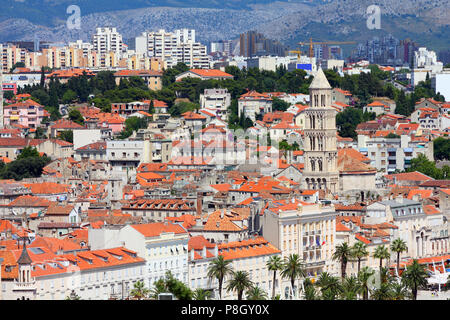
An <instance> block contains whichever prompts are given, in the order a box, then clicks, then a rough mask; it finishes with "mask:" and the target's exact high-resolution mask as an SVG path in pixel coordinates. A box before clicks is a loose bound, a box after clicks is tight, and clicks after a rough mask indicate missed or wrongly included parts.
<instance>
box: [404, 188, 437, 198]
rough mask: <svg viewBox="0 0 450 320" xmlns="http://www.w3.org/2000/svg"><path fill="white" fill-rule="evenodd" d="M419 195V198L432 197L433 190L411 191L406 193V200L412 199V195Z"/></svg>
mask: <svg viewBox="0 0 450 320" xmlns="http://www.w3.org/2000/svg"><path fill="white" fill-rule="evenodd" d="M416 194H418V195H420V198H422V199H426V198H429V197H431V196H432V195H433V190H424V189H413V190H411V191H409V193H408V197H407V198H408V199H410V200H411V199H412V198H413V196H414V195H416Z"/></svg>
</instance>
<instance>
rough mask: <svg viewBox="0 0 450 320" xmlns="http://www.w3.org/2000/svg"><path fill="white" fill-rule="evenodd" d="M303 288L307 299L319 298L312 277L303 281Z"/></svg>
mask: <svg viewBox="0 0 450 320" xmlns="http://www.w3.org/2000/svg"><path fill="white" fill-rule="evenodd" d="M303 289H304V291H305V292H304V298H305V300H318V297H317V292H316V288H315V286H314V284H313V283H312V282H311V280H310V279H308V278H306V279H305V280H304V281H303Z"/></svg>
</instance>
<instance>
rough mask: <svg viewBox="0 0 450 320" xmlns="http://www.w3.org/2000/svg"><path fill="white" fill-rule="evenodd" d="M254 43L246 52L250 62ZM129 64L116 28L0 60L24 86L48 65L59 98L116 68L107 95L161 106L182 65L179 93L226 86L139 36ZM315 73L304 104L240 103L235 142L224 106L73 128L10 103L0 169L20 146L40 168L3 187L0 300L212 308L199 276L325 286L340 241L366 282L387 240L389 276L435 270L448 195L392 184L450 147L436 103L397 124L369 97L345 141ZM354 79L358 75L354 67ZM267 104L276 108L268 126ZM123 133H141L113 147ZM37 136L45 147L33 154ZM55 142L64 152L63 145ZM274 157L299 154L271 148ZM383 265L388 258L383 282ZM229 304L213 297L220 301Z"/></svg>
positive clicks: (184, 56) (210, 100) (204, 102)
mask: <svg viewBox="0 0 450 320" xmlns="http://www.w3.org/2000/svg"><path fill="white" fill-rule="evenodd" d="M247 36H248V37H249V36H253V35H252V34H251V33H249V34H247ZM244 40H245V39H244ZM252 41H253V40H252ZM252 41H250V42H249V40H245V41H244V42H246V43H250V44H251V46H249V47H248V50H250V47H252V46H253V44H252ZM255 43H256V44H258V42H257V41H256V42H255ZM262 48H264V49H265V50H268V49H266V48H265V47H262ZM128 49H130V48H128ZM128 49H126V48H125V46H124V45H123V40H122V38H121V36H120V34H119V33H117V31H116V30H115V29H114V28H98V29H97V33H96V34H95V35H94V37H93V41H92V43H89V44H88V43H82V42H77V43H75V44H70V45H69V46H68V47H66V48H51V49H48V50H49V51H48V52H32V53H31V52H28V53H27V52H23V54H22V51H21V50H22V49H20V48H13V47H10V46H8V47H3V48H1V50H2V51H1V52H2V53H3V56H2V57H3V62H4V64H3V67H4V71H7V70H8V69H10V68H11V67H12V65H14V63H16V62H18V61H22V62H24V63H25V68H26V69H28V71H27V72H29V73H30V74H31V73H32V72H33V71H31V70H32V69H33V67H36V66H50V62H51V68H56V70H53V71H52V73H51V74H49V75H47V77H58V78H59V79H60V80H61V81H67V79H70V78H71V77H76V76H79V75H80V74H82V73H86V74H91V75H94V74H95V70H93V69H92V68H90V67H93V68H94V69H95V68H97V67H100V65H101V66H102V67H103V66H104V67H108V68H112V69H114V68H113V67H117V66H119V65H121V63H123V64H124V65H126V67H125V70H116V72H115V74H114V77H115V79H116V81H118V82H117V83H119V82H120V79H122V78H124V77H130V76H137V77H141V78H142V79H144V80H145V82H146V84H147V85H148V87H149V89H151V90H160V89H161V88H162V86H163V84H162V81H161V73H160V71H161V70H162V68H163V66H172V65H175V64H177V63H178V62H184V63H187V64H188V65H189V66H190V69H189V70H188V71H186V72H183V73H180V74H178V75H177V76H176V81H183V80H182V79H184V78H187V77H191V78H199V79H203V80H205V79H233V76H232V75H230V74H228V73H226V72H224V71H222V70H219V69H210V68H209V62H208V58H207V55H206V49H205V48H204V47H203V46H202V45H201V44H200V43H198V42H196V39H195V32H194V31H193V30H187V29H184V30H177V31H175V32H166V31H164V30H159V31H157V32H147V33H144V34H142V35H141V36H139V37H136V39H135V45H134V48H133V49H130V50H133V52H134V53H133V54H134V55H130V53H129V51H130V50H128ZM246 50H247V49H246ZM251 50H253V49H251ZM92 54H93V55H97V57H98V58H99V59H100V60H101V61H102V62H101V63H100V65H97V64H96V62H95V63H94V60H92V59H93V58H92V57H91V56H90V55H92ZM116 55H117V57H120V58H118V60H116ZM127 55H128V56H127ZM11 56H12V57H13V58H12V59H11V58H10V57H11ZM250 56H251V55H250ZM5 57H6V58H5ZM18 57H21V58H20V59H19V58H18ZM22 57H23V58H22ZM76 57H78V58H79V60H78V61H79V63H78V62H77V63H78V64H77V63H75V61H77V60H76V59H78V58H76ZM427 57H428V56H427V53H426V52H425V51H423V50H419V51H418V53H417V54H416V60H417V62H418V64H417V66H416V67H417V68H418V69H420V68H426V67H427V66H429V65H430V64H431V65H436V64H434V62H433V61H435V60H434V58H431V59H429V58H427ZM63 58H64V59H63ZM141 58H142V59H144V60H145V59H148V60H145V61H147V62H145V61H144V60H141ZM259 58H261V57H258V59H259ZM33 59H41V60H40V61H42V59H44V60H45V59H47V60H45V61H47V62H39V63H42V64H39V63H38V62H37V61H38V60H33ZM95 59H97V58H95ZM123 59H125V60H123ZM130 59H131V60H130ZM133 59H134V60H133ZM5 61H6V62H5ZM83 61H84V62H83ZM89 61H92V63H93V64H92V65H90V64H89V63H91V62H89ZM189 61H190V62H189ZM248 61H249V60H247V62H248ZM63 62H64V63H63ZM125 62H126V63H125ZM310 62H311V61H310ZM141 63H143V64H141ZM34 64H35V65H34ZM130 64H131V65H132V67H130ZM311 65H314V68H311V69H310V70H309V73H310V74H311V75H313V76H314V79H313V81H312V83H311V85H310V87H309V94H308V95H305V94H290V93H286V92H257V91H252V90H249V91H248V92H246V93H244V94H242V95H240V96H239V98H238V116H239V117H244V118H249V119H251V120H252V123H253V126H251V127H250V128H249V129H248V130H247V131H246V132H245V133H238V132H236V131H233V130H231V129H230V128H229V126H228V123H227V121H226V119H227V117H228V116H229V112H230V111H229V107H230V105H231V93H230V92H228V90H227V89H217V88H206V89H204V90H203V92H201V94H200V108H199V109H198V110H194V111H188V112H185V113H182V114H181V115H180V116H179V117H174V116H171V115H170V114H169V106H168V105H167V104H166V103H165V102H163V101H159V100H156V99H154V100H142V101H133V102H128V103H119V102H117V103H116V102H113V103H112V106H111V112H103V111H101V110H100V109H98V108H96V107H94V106H90V105H86V104H84V105H78V106H76V108H77V109H78V110H79V111H80V113H81V115H82V117H83V119H84V125H80V124H77V123H75V122H72V121H71V120H69V119H68V117H64V118H63V119H60V120H57V121H50V122H43V121H42V120H43V118H44V117H48V112H47V111H46V110H45V109H44V106H42V105H40V104H38V103H36V102H34V101H33V100H31V97H30V96H29V95H26V94H23V95H16V96H15V97H14V98H13V99H14V101H9V102H10V103H8V104H6V105H5V107H4V110H3V112H2V114H3V127H2V128H1V129H0V157H1V160H2V161H3V162H4V163H9V162H11V161H14V160H15V159H17V157H18V156H19V155H20V154H21V152H22V151H23V150H24V148H26V147H34V148H36V150H37V151H38V152H39V153H40V154H41V155H44V154H45V155H47V156H48V157H50V158H51V160H52V161H51V162H50V163H49V164H47V165H46V166H45V167H44V168H43V171H42V175H41V176H40V177H38V178H25V179H23V180H21V181H14V180H0V299H65V298H66V297H68V296H71V295H74V294H75V295H77V296H79V297H81V299H128V298H130V295H131V290H132V289H133V286H134V284H135V283H136V282H138V281H142V282H143V283H144V285H145V287H147V288H150V289H152V288H154V283H155V281H157V280H158V279H161V278H163V277H164V276H165V274H166V272H167V271H170V272H171V273H172V274H173V276H174V277H175V278H176V279H178V280H180V281H182V282H184V283H185V284H187V285H188V286H189V287H190V288H191V289H192V290H194V289H197V288H201V289H204V290H208V291H210V292H211V293H212V298H213V299H217V298H218V294H219V293H218V284H217V280H216V279H211V278H209V277H208V268H209V266H210V264H211V261H213V260H214V259H216V258H217V257H219V256H222V257H223V258H224V259H225V260H227V261H230V262H231V265H232V267H233V269H234V270H241V271H246V272H248V274H249V277H250V280H251V281H253V283H255V284H257V285H258V286H259V287H260V288H261V289H263V290H264V291H266V292H271V291H272V287H273V282H272V281H273V273H272V272H270V271H269V270H268V268H267V262H268V261H269V259H270V258H271V257H273V256H279V257H281V258H286V257H288V256H289V255H290V254H298V255H299V257H300V258H301V259H302V261H303V263H304V266H305V270H306V275H307V277H308V278H310V279H317V278H318V277H319V276H320V274H321V273H323V272H328V273H330V274H332V275H339V274H340V265H339V262H338V261H335V260H333V259H332V255H333V253H334V252H335V248H336V246H338V245H339V244H342V243H343V242H346V243H348V244H349V245H353V244H354V243H357V242H362V243H364V244H365V245H366V246H367V248H368V251H369V253H370V254H369V255H368V256H367V257H364V258H363V259H362V261H361V263H362V266H369V267H371V268H374V269H376V268H378V266H379V260H378V259H375V258H374V257H373V255H372V254H373V252H374V250H375V248H376V247H377V246H379V245H385V246H389V245H390V244H391V243H392V242H393V241H394V240H395V239H398V238H400V239H402V240H404V241H405V242H406V244H407V247H408V249H407V252H405V253H403V254H402V257H401V259H402V265H405V264H406V263H407V262H408V261H410V259H413V258H414V259H419V261H425V260H420V259H428V260H426V261H429V259H435V260H436V261H440V260H443V259H445V260H446V261H447V260H448V254H449V252H450V239H449V234H448V231H449V225H448V219H449V218H450V183H449V180H435V179H433V178H431V177H429V176H427V175H424V174H422V173H420V172H403V173H401V171H404V170H405V169H407V168H409V167H410V166H411V160H412V159H413V158H415V157H417V156H418V155H420V154H423V155H425V156H426V157H427V158H428V159H429V160H431V161H434V157H433V139H435V138H436V137H441V136H445V135H447V134H448V133H449V132H450V117H449V111H450V103H445V102H438V101H435V100H433V99H422V100H420V101H419V102H418V103H417V104H416V107H415V111H414V112H413V113H412V115H411V116H410V117H404V116H400V115H398V114H395V109H396V105H395V101H393V100H391V99H389V98H386V97H373V102H372V103H370V104H368V105H367V106H365V107H364V109H365V111H369V112H374V113H376V115H377V118H376V120H373V121H367V122H364V123H361V124H359V125H358V126H357V128H356V132H357V138H356V139H355V140H353V139H351V138H343V137H341V136H339V134H338V129H339V128H337V125H336V115H337V114H338V113H339V112H343V111H344V110H345V109H346V108H348V107H350V106H352V105H353V104H354V102H355V99H354V97H353V96H352V94H351V93H350V92H348V91H345V90H342V89H340V88H332V86H331V85H330V83H329V82H328V80H327V78H326V77H325V74H324V72H323V70H322V68H321V66H316V63H315V61H314V64H311ZM80 68H82V69H80ZM358 68H364V66H357V65H354V66H353V70H359V71H361V69H358ZM135 69H138V70H135ZM351 69H352V68H351V67H347V70H344V68H343V69H342V71H347V72H351V71H350V70H351ZM387 70H388V71H389V70H390V69H387ZM19 71H20V70H19ZM22 71H24V70H22ZM355 72H356V71H355ZM361 72H365V71H361ZM369 72H370V71H369ZM36 79H38V78H36ZM36 81H39V80H36ZM275 98H277V99H281V100H283V101H285V102H286V103H288V104H289V105H290V107H289V108H288V109H287V110H286V111H275V110H274V109H273V101H274V99H275ZM150 105H152V106H153V108H154V112H153V113H152V114H150V113H149V109H150ZM129 117H140V118H145V119H146V120H147V122H148V125H147V127H146V128H143V129H139V130H138V131H135V132H133V134H132V135H131V136H130V137H129V138H127V139H116V137H117V136H118V135H119V134H120V133H121V132H122V131H123V129H124V127H125V120H126V119H127V118H129ZM38 128H40V129H42V130H43V132H44V133H45V134H46V136H48V137H49V138H48V139H38V138H36V136H35V135H36V131H37V129H38ZM67 130H70V131H72V132H73V143H69V142H66V141H64V140H62V139H61V136H60V134H61V132H63V131H67ZM281 142H283V143H284V144H289V145H290V146H297V147H296V148H282V145H283V144H280V143H281ZM399 172H400V173H399ZM445 257H446V258H445ZM395 259H396V255H395V254H392V256H391V257H390V258H389V259H387V261H386V263H385V265H386V266H388V267H389V266H390V267H392V266H393V265H394V264H395V262H396V260H395ZM356 272H357V261H354V260H351V261H349V264H348V274H356ZM225 280H226V281H227V280H228V278H226V279H225ZM296 285H300V283H297V284H296ZM275 292H276V293H277V294H279V295H280V296H281V298H282V299H290V298H292V288H291V284H290V281H289V280H288V279H284V278H282V277H278V278H277V279H276V283H275ZM235 295H236V294H235V292H228V291H226V290H224V291H223V298H224V299H234V298H236V297H235Z"/></svg>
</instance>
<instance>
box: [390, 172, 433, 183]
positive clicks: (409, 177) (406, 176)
mask: <svg viewBox="0 0 450 320" xmlns="http://www.w3.org/2000/svg"><path fill="white" fill-rule="evenodd" d="M384 177H385V178H386V179H388V180H393V179H394V178H395V179H396V180H397V181H428V180H433V178H431V177H429V176H426V175H424V174H423V173H420V172H418V171H414V172H404V173H395V174H388V175H385V176H384Z"/></svg>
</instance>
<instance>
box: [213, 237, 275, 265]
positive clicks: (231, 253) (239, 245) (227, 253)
mask: <svg viewBox="0 0 450 320" xmlns="http://www.w3.org/2000/svg"><path fill="white" fill-rule="evenodd" d="M279 253H281V251H280V250H279V249H277V248H276V247H275V246H274V245H272V244H271V243H270V242H269V241H267V240H265V239H264V238H263V237H258V238H255V239H249V240H244V241H235V242H229V243H225V244H221V245H219V255H221V256H223V258H224V260H234V259H242V258H251V257H259V256H265V255H275V254H279Z"/></svg>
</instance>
